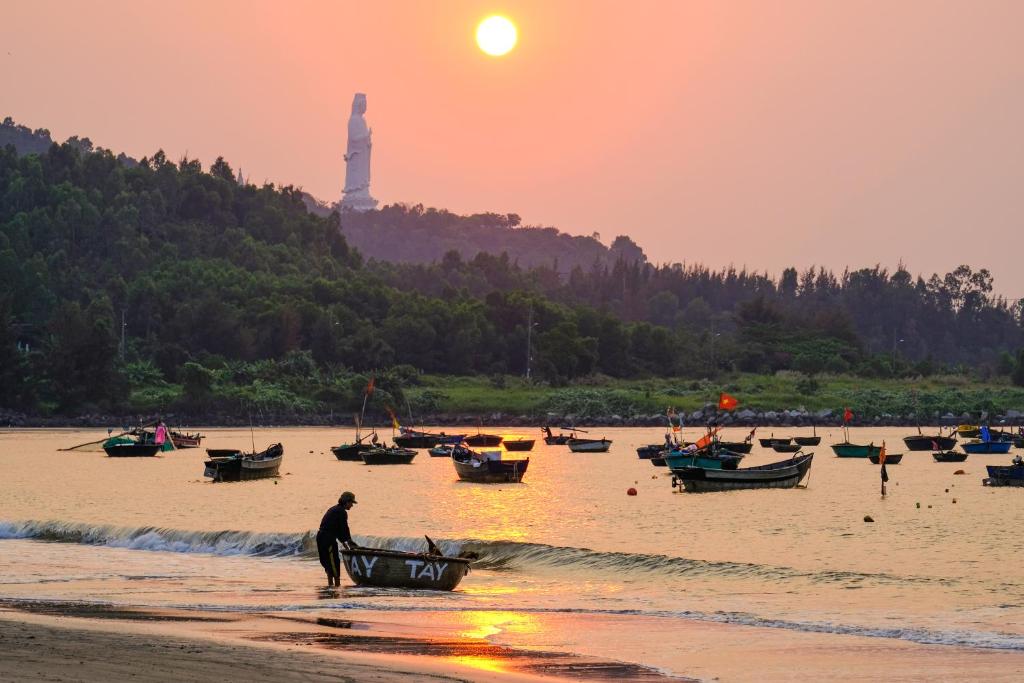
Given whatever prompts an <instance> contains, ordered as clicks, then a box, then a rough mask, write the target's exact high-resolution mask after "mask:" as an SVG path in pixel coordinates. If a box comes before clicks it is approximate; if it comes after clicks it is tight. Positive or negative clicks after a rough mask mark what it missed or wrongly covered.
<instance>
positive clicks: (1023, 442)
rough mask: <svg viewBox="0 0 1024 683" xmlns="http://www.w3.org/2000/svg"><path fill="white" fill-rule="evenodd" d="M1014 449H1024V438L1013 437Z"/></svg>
mask: <svg viewBox="0 0 1024 683" xmlns="http://www.w3.org/2000/svg"><path fill="white" fill-rule="evenodd" d="M1013 447H1014V448H1024V436H1015V437H1013Z"/></svg>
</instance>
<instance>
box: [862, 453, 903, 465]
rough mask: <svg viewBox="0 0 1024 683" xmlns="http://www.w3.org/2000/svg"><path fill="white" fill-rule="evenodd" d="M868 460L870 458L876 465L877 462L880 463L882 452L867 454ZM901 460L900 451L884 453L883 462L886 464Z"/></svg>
mask: <svg viewBox="0 0 1024 683" xmlns="http://www.w3.org/2000/svg"><path fill="white" fill-rule="evenodd" d="M868 460H870V461H871V462H872V463H873V464H875V465H877V464H878V463H880V462H881V461H882V454H881V453H879V454H878V455H869V456H868ZM901 460H903V454H902V453H886V454H885V464H886V465H899V464H900V461H901Z"/></svg>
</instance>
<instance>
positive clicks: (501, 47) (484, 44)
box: [476, 15, 518, 57]
mask: <svg viewBox="0 0 1024 683" xmlns="http://www.w3.org/2000/svg"><path fill="white" fill-rule="evenodd" d="M517 38H518V33H517V31H516V25H515V24H513V23H512V22H511V21H509V20H508V19H506V18H505V17H502V16H498V15H494V16H491V17H487V18H486V19H484V20H483V21H481V22H480V25H479V26H477V27H476V44H477V45H479V46H480V49H481V50H483V51H484V52H486V53H487V54H489V55H491V56H492V57H500V56H501V55H503V54H507V53H508V52H509V50H511V49H512V48H514V47H515V46H516V39H517Z"/></svg>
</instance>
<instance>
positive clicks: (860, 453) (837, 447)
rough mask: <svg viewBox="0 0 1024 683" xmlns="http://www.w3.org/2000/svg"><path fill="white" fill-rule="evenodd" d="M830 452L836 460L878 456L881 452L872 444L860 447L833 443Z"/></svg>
mask: <svg viewBox="0 0 1024 683" xmlns="http://www.w3.org/2000/svg"><path fill="white" fill-rule="evenodd" d="M832 450H833V452H835V454H836V457H837V458H867V457H868V456H871V455H878V454H879V453H881V452H882V447H881V446H876V445H874V444H870V445H867V446H865V445H861V444H855V443H849V442H843V443H834V444H832Z"/></svg>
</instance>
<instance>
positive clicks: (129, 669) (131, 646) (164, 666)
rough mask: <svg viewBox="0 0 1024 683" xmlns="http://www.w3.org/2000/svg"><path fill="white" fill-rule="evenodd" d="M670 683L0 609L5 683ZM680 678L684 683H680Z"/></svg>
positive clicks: (408, 645)
mask: <svg viewBox="0 0 1024 683" xmlns="http://www.w3.org/2000/svg"><path fill="white" fill-rule="evenodd" d="M551 678H566V679H573V680H657V679H661V680H664V679H666V678H667V677H666V676H664V675H663V674H661V673H659V672H657V671H655V670H653V669H647V668H645V667H640V666H635V665H631V664H623V663H619V662H610V661H603V660H600V659H593V658H588V657H579V656H576V655H571V654H563V653H555V652H543V651H534V650H524V649H515V648H509V647H503V646H500V645H493V644H491V643H488V642H487V641H485V640H483V639H476V638H444V637H441V638H425V637H408V636H404V635H397V634H389V633H387V631H386V625H373V624H369V623H366V622H352V621H348V620H342V619H324V618H319V619H317V618H304V617H292V616H282V615H250V614H233V613H223V614H220V613H214V614H210V613H197V612H194V611H181V610H159V611H157V610H142V609H130V608H129V609H124V608H115V607H109V606H97V605H84V604H80V603H77V604H76V603H64V602H37V601H4V602H3V603H2V606H0V680H19V681H24V680H28V681H52V680H74V681H104V682H105V681H109V680H128V679H131V680H136V681H166V680H182V681H192V680H196V681H198V680H216V679H220V680H246V681H256V682H261V681H267V682H270V681H291V680H295V681H338V680H343V681H383V682H390V681H407V680H442V681H485V682H487V681H495V682H502V683H505V682H508V683H514V682H519V681H538V680H545V679H546V680H550V679H551ZM674 680H685V679H678V678H676V679H674Z"/></svg>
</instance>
